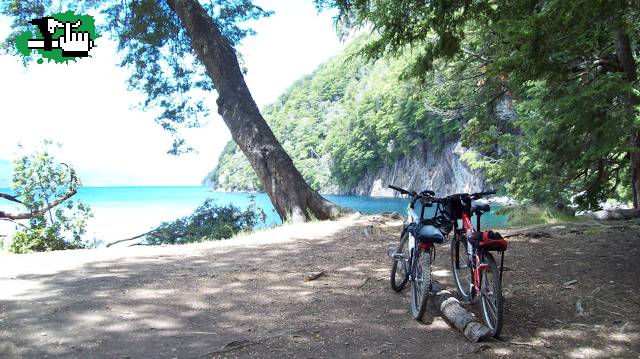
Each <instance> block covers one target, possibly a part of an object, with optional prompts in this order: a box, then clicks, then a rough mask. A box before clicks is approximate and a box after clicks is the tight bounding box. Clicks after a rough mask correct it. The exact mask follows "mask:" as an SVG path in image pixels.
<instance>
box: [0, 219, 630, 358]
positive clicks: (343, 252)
mask: <svg viewBox="0 0 640 359" xmlns="http://www.w3.org/2000/svg"><path fill="white" fill-rule="evenodd" d="M400 224H401V222H400V221H398V220H393V219H392V218H391V217H371V216H365V217H360V218H349V219H344V220H341V221H337V222H329V223H321V222H320V223H310V224H303V225H292V226H284V227H280V228H276V229H273V230H268V231H263V232H259V233H256V234H253V235H251V236H248V237H244V238H238V239H234V240H229V241H221V242H214V243H204V244H196V245H186V246H166V247H133V248H111V249H99V250H80V251H63V252H54V253H41V254H29V255H2V256H0V357H1V358H45V357H47V358H52V357H64V358H220V357H222V358H367V357H372V358H400V357H401V358H418V357H420V358H423V357H429V358H486V357H489V358H523V357H528V358H610V357H620V358H621V357H629V358H638V353H639V352H640V314H639V313H640V299H639V298H640V297H639V296H638V294H639V292H640V291H639V289H638V285H640V280H639V279H638V277H639V275H640V221H638V220H634V221H602V222H596V221H589V222H582V223H579V224H561V225H553V226H542V227H536V228H516V229H511V230H505V231H501V232H502V233H503V234H506V235H510V236H511V237H509V238H508V239H509V240H510V242H511V243H510V248H509V251H508V252H507V255H506V262H505V265H506V267H507V269H506V271H505V273H504V284H503V285H504V292H505V297H506V302H505V327H504V329H503V337H502V338H501V339H500V340H490V341H486V342H482V343H470V342H467V341H466V340H465V339H464V338H463V336H462V335H461V334H459V333H458V332H457V331H456V330H455V329H452V328H451V327H450V326H449V325H448V324H447V323H446V322H445V321H444V320H443V319H441V318H440V317H438V316H437V312H435V310H434V309H433V308H432V310H431V312H430V313H428V320H427V321H428V322H429V323H428V324H419V323H417V322H415V321H413V320H412V319H411V317H410V314H409V310H408V309H409V294H408V291H407V290H405V291H404V292H403V293H400V294H397V293H395V292H393V291H392V290H391V289H390V286H389V264H390V260H389V259H388V257H387V249H388V248H389V247H390V246H392V245H394V244H395V243H396V241H397V240H398V234H399V228H400ZM319 271H324V273H325V274H324V275H322V276H320V277H319V278H317V279H315V280H313V281H304V278H305V275H308V274H310V273H312V272H319ZM434 271H435V272H434V274H435V276H436V277H437V279H438V280H439V281H440V282H441V283H444V284H446V285H448V286H449V287H451V278H450V277H451V273H450V271H449V256H448V246H447V245H446V244H444V245H442V246H439V247H438V258H437V260H436V263H435V267H434ZM468 308H469V309H471V310H473V311H475V312H476V313H479V305H474V306H469V307H468Z"/></svg>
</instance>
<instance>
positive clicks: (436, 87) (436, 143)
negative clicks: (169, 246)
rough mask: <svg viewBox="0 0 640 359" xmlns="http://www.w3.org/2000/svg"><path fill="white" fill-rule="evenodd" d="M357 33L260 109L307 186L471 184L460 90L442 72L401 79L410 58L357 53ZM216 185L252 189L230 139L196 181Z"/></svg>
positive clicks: (352, 189) (476, 180)
mask: <svg viewBox="0 0 640 359" xmlns="http://www.w3.org/2000/svg"><path fill="white" fill-rule="evenodd" d="M366 41H367V38H366V37H359V38H356V39H355V40H353V41H352V42H351V43H350V44H349V45H348V46H347V47H346V49H345V50H344V51H343V52H342V53H340V54H339V55H337V56H335V57H334V58H332V59H330V60H329V61H328V62H327V63H325V64H323V65H321V66H320V67H319V68H318V69H317V70H316V71H315V72H314V73H312V74H310V75H308V76H306V77H304V78H302V79H300V80H298V81H297V82H295V83H294V84H293V85H292V86H291V87H290V88H289V89H288V90H287V91H286V92H285V93H284V94H282V95H281V96H280V98H278V100H277V101H276V102H275V103H274V104H272V105H270V106H267V107H266V108H265V109H264V110H263V114H264V116H265V118H266V119H267V122H268V123H269V125H270V126H271V128H272V129H273V131H274V132H275V134H276V136H277V137H278V139H279V140H280V141H281V143H282V144H283V146H284V148H285V149H286V150H287V152H288V153H289V154H290V155H291V157H292V158H293V160H294V162H295V165H296V167H297V168H298V169H299V170H300V171H301V173H302V174H303V176H304V177H305V179H306V180H307V181H308V183H309V184H310V185H311V186H312V187H313V188H315V189H318V190H319V191H321V192H324V193H358V194H383V193H389V192H384V191H382V187H386V183H382V184H381V182H388V181H390V180H391V179H393V180H394V183H397V184H403V185H406V186H408V187H413V188H421V187H423V186H427V185H429V187H430V188H436V189H439V190H441V191H462V190H473V189H476V188H479V187H481V186H482V176H480V175H479V173H477V172H476V173H472V172H471V171H470V170H469V169H468V168H467V167H466V166H465V165H464V164H463V163H462V162H461V161H460V155H462V150H461V147H460V146H459V144H458V143H457V142H458V140H459V138H460V129H461V125H462V124H463V123H465V122H466V119H465V114H464V111H463V109H464V106H463V103H462V102H460V101H458V100H457V99H459V98H466V96H465V94H464V92H465V91H473V87H474V86H470V85H468V84H463V83H453V82H451V81H447V78H448V77H449V76H450V73H449V72H453V71H455V69H454V68H445V69H443V70H441V71H438V72H436V73H434V74H433V75H432V76H429V77H428V78H425V79H423V80H416V79H411V80H409V79H403V74H404V73H406V72H407V70H409V65H410V64H411V63H412V61H413V57H412V56H411V55H410V54H409V55H403V56H399V57H394V58H383V59H380V60H378V61H375V62H373V63H369V62H366V61H365V60H363V59H362V57H361V56H359V51H360V50H361V49H362V47H363V46H364V44H365V43H366ZM205 181H207V182H208V183H210V184H212V185H213V187H214V188H216V189H221V190H260V189H261V188H260V185H259V181H258V179H257V177H256V176H255V174H254V173H253V170H252V169H251V167H250V166H249V164H248V162H247V161H246V159H245V158H244V156H243V154H242V153H241V152H240V151H239V150H238V148H237V146H236V145H235V144H234V143H233V142H229V143H228V144H227V146H226V148H225V150H224V152H223V153H222V155H221V156H220V159H219V164H218V166H217V167H216V168H215V169H214V170H213V171H212V172H211V173H210V174H209V175H208V176H207V179H206V180H205Z"/></svg>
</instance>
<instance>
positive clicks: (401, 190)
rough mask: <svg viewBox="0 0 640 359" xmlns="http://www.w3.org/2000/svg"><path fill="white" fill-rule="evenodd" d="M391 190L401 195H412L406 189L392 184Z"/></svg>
mask: <svg viewBox="0 0 640 359" xmlns="http://www.w3.org/2000/svg"><path fill="white" fill-rule="evenodd" d="M389 188H391V189H392V190H396V191H398V192H400V193H401V194H412V193H411V192H409V191H407V190H406V189H404V188H400V187H396V186H394V185H391V184H390V185H389Z"/></svg>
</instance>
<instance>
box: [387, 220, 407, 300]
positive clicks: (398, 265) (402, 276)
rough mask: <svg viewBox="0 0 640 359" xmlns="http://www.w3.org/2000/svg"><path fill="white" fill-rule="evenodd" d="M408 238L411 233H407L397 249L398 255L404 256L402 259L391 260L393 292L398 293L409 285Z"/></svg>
mask: <svg viewBox="0 0 640 359" xmlns="http://www.w3.org/2000/svg"><path fill="white" fill-rule="evenodd" d="M408 237H409V233H408V232H405V233H404V235H403V236H402V238H401V239H400V244H399V245H398V249H396V253H401V254H402V259H400V258H392V259H391V288H393V290H395V291H396V292H399V291H401V290H402V289H404V287H405V286H406V285H407V282H408V281H409V273H408V272H407V266H408V264H407V263H408V261H409V249H408V247H409V246H407V238H408Z"/></svg>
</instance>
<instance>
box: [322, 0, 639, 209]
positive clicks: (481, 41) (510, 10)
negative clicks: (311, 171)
mask: <svg viewBox="0 0 640 359" xmlns="http://www.w3.org/2000/svg"><path fill="white" fill-rule="evenodd" d="M316 3H317V4H318V6H319V7H337V8H338V9H339V10H340V14H339V16H338V18H337V20H338V22H340V23H341V26H343V27H344V26H346V27H349V28H352V29H353V28H357V27H361V28H369V29H371V30H372V32H374V33H375V34H377V35H378V36H377V37H373V38H372V40H371V41H369V42H368V44H367V46H365V48H364V50H363V51H362V54H364V55H365V56H364V57H365V58H369V59H376V58H380V57H381V56H388V55H396V56H399V55H402V54H406V53H417V54H418V55H417V56H416V57H415V59H414V61H413V65H412V66H411V67H410V69H411V70H410V71H408V72H406V73H405V76H406V75H409V76H412V77H416V78H428V74H429V73H431V72H432V71H433V70H437V68H438V66H442V65H443V64H444V65H446V66H454V67H457V68H458V69H459V75H458V76H457V78H459V79H460V80H465V79H469V78H470V76H471V78H474V79H475V80H476V81H477V83H476V85H475V86H474V87H475V89H474V90H473V91H472V92H471V93H468V92H467V93H465V94H464V96H469V97H467V98H466V99H464V98H460V99H459V102H460V103H464V104H465V106H466V107H465V109H464V112H465V113H466V114H467V117H468V119H469V122H468V123H467V126H465V129H464V133H463V138H464V140H465V144H466V145H467V146H470V147H473V148H474V149H475V150H476V153H475V155H468V156H467V159H468V160H469V161H470V163H471V164H472V165H474V166H478V167H482V168H485V170H486V173H487V174H488V175H489V176H490V179H492V180H493V181H495V182H499V183H506V184H507V189H508V191H509V193H510V194H511V195H513V196H515V197H517V198H519V199H521V200H525V201H526V200H532V201H534V202H540V203H547V204H549V203H551V204H553V203H567V202H571V201H573V202H574V203H576V204H578V205H580V206H581V207H587V208H588V207H590V208H594V207H597V205H598V203H600V202H601V201H603V200H604V199H605V198H609V197H617V198H620V199H623V200H624V199H629V197H628V194H629V193H630V187H631V181H630V179H631V177H633V176H632V175H630V172H631V171H632V170H634V168H638V165H637V164H634V163H632V161H630V156H632V155H633V153H637V152H638V151H640V149H639V148H638V144H637V143H635V144H634V143H632V142H633V141H634V138H637V133H638V129H639V126H638V123H637V113H634V111H633V110H632V108H633V104H634V103H635V104H637V103H638V100H637V97H636V96H634V95H633V89H634V87H635V88H636V89H637V88H638V83H637V81H636V79H637V77H638V75H637V67H636V68H635V69H632V68H633V66H625V63H624V61H625V60H624V59H623V57H624V56H623V55H624V54H623V53H622V52H621V51H622V50H621V49H622V48H621V41H622V42H624V39H625V38H627V39H630V40H631V41H630V45H631V46H630V48H631V53H630V56H631V59H632V62H637V61H636V60H633V59H634V57H635V59H637V57H638V51H639V49H640V47H639V46H640V45H639V44H638V39H639V38H640V2H638V1H637V0H609V1H562V0H546V1H530V0H518V1H494V2H469V1H445V0H434V1H427V2H424V1H400V0H392V1H386V0H385V1H382V0H353V1H343V0H317V1H316ZM623 52H624V51H623ZM630 69H632V70H630ZM630 71H632V72H633V73H630ZM452 80H454V81H455V77H454V78H453V79H452ZM505 100H506V101H507V104H508V106H509V107H512V109H513V112H514V114H515V116H514V118H507V117H508V116H507V117H505V116H500V115H499V114H498V112H499V111H498V110H499V107H500V106H504V102H505ZM636 142H637V141H636Z"/></svg>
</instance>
